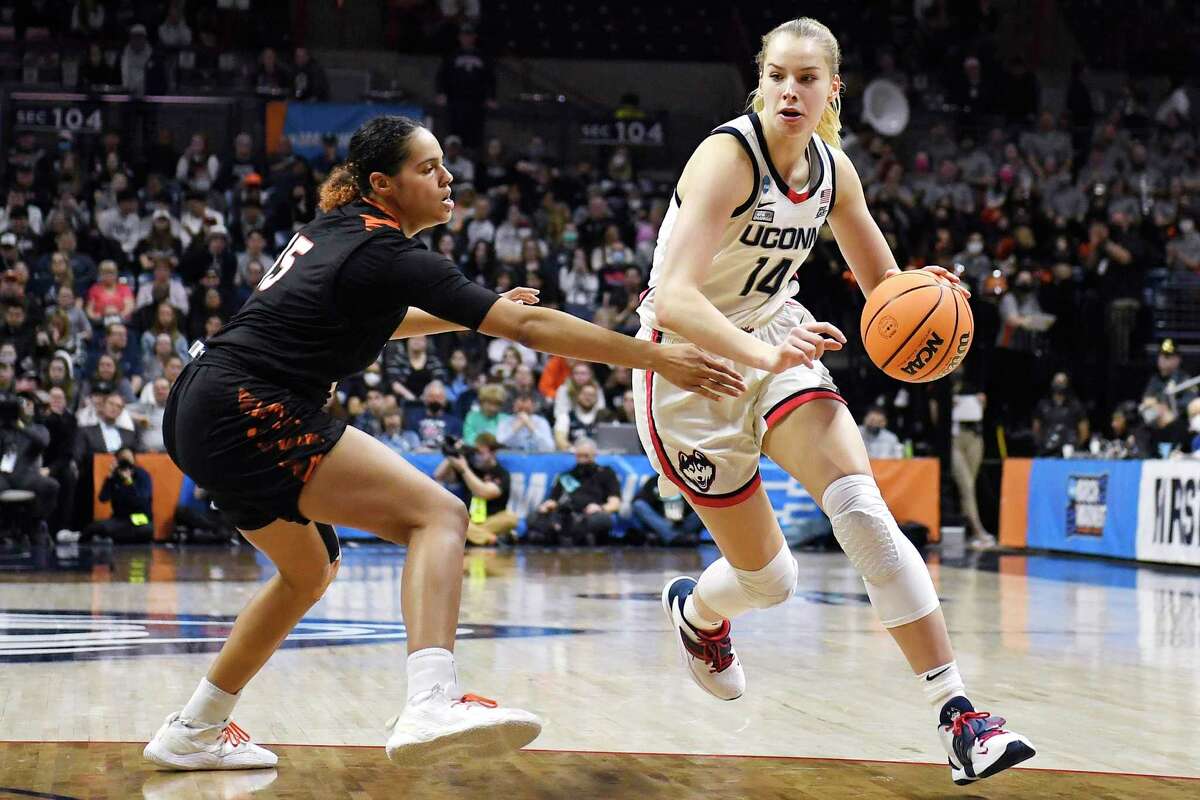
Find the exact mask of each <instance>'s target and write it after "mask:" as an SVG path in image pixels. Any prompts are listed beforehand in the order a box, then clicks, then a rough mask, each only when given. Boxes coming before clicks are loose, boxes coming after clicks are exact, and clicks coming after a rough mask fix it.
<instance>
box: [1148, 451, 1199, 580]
mask: <svg viewBox="0 0 1200 800" xmlns="http://www.w3.org/2000/svg"><path fill="white" fill-rule="evenodd" d="M1137 558H1138V560H1139V561H1165V562H1168V563H1171V564H1192V565H1196V566H1200V461H1193V460H1179V461H1145V462H1143V463H1142V482H1141V490H1140V491H1139V493H1138V523H1137Z"/></svg>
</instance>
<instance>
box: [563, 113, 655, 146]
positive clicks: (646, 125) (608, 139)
mask: <svg viewBox="0 0 1200 800" xmlns="http://www.w3.org/2000/svg"><path fill="white" fill-rule="evenodd" d="M665 139H666V137H665V136H664V135H663V124H662V122H661V121H660V120H653V119H630V120H625V119H612V120H604V121H602V122H584V123H582V124H581V125H580V126H579V141H580V143H581V144H626V145H632V146H636V147H662V146H663V144H664V143H665Z"/></svg>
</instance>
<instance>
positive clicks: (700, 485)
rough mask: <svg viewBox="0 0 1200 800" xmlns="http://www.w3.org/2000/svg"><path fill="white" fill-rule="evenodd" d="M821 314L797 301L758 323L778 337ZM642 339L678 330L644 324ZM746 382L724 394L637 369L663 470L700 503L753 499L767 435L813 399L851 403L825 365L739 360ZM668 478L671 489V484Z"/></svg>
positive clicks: (648, 444) (642, 412) (646, 441)
mask: <svg viewBox="0 0 1200 800" xmlns="http://www.w3.org/2000/svg"><path fill="white" fill-rule="evenodd" d="M811 321H813V316H812V314H810V313H809V312H808V309H806V308H804V306H802V305H800V304H799V303H797V302H795V301H789V302H788V303H787V305H785V306H784V307H783V308H782V309H781V310H780V311H779V313H778V314H776V315H775V316H774V317H773V318H772V319H770V320H768V321H767V322H766V323H764V324H763V325H761V326H759V327H757V328H755V329H754V330H752V331H751V334H752V335H753V336H756V337H758V338H759V339H761V340H763V341H764V342H767V343H768V344H772V345H776V344H779V343H780V342H781V341H783V339H784V337H785V336H787V333H788V331H790V330H791V329H792V328H794V327H796V326H797V325H800V324H802V323H805V322H811ZM638 338H639V339H649V340H650V341H654V342H663V343H666V344H675V343H678V342H681V341H684V340H683V339H681V338H680V337H678V336H674V335H672V334H668V333H664V332H662V331H658V330H653V329H650V328H646V327H643V328H642V329H641V331H639V332H638ZM727 363H729V364H731V365H733V366H734V368H735V369H737V370H738V371H739V372H740V373H741V374H742V378H743V380H744V381H745V382H746V392H745V394H743V395H742V396H741V397H739V398H736V399H735V398H731V397H725V396H722V398H721V400H720V401H719V402H714V401H712V400H709V399H708V398H706V397H702V396H701V395H698V394H695V393H693V392H688V391H684V390H683V389H680V388H678V387H676V386H674V385H672V384H670V383H668V382H667V381H666V380H665V379H664V378H663V377H662V376H660V375H656V374H655V373H653V372H646V371H644V370H634V373H633V388H634V393H633V396H634V406H635V408H636V411H637V429H638V435H639V436H641V439H642V447H643V448H645V450H646V455H647V456H649V458H650V463H651V465H653V467H654V469H655V470H656V471H657V472H658V474H659V475H660V476H662V477H663V478H665V479H666V481H669V482H670V483H671V484H674V485H675V486H676V487H678V489H679V491H681V492H683V493H684V494H685V495H686V496H687V498H688V500H690V501H691V503H692V505H697V506H710V507H726V506H732V505H736V504H738V503H740V502H742V501H743V500H746V499H747V498H748V497H750V495H752V494H753V493H754V491H755V490H756V489H757V488H758V485H759V482H760V478H759V470H758V463H759V456H760V455H761V453H762V440H763V436H764V435H765V434H766V432H767V431H768V430H770V428H771V427H772V426H773V425H776V424H778V423H779V422H780V421H782V420H783V419H784V417H786V416H787V415H788V414H789V413H791V412H792V411H794V410H795V409H797V408H799V407H800V406H802V405H804V404H805V403H808V402H811V401H813V400H821V399H826V400H833V401H835V402H840V403H845V402H846V401H845V400H843V399H842V396H841V394H839V393H838V390H837V386H835V385H834V383H833V378H832V377H831V376H830V374H829V370H827V369H826V368H825V365H824V364H822V363H820V362H819V361H818V362H817V364H816V366H814V367H806V366H796V367H792V368H791V369H789V370H787V371H786V372H782V373H779V374H772V373H770V372H766V371H764V370H760V369H752V368H750V367H746V366H744V365H734V364H733V363H732V362H727ZM666 481H662V480H660V482H659V483H660V486H662V488H663V489H668V488H669V487H668V486H666V485H665V483H666Z"/></svg>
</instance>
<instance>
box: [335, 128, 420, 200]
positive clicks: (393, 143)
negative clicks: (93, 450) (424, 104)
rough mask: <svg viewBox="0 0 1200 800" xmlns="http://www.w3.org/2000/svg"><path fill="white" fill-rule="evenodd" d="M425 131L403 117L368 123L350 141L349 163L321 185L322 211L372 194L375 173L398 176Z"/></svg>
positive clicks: (339, 167)
mask: <svg viewBox="0 0 1200 800" xmlns="http://www.w3.org/2000/svg"><path fill="white" fill-rule="evenodd" d="M423 127H425V126H423V125H422V124H421V123H419V122H417V121H416V120H415V119H410V118H409V117H401V116H384V117H375V119H372V120H368V121H367V122H364V123H363V124H362V125H361V126H360V127H359V129H358V130H356V131H355V132H354V135H353V136H351V137H350V151H349V152H348V153H347V154H346V162H345V163H344V164H339V165H337V166H336V167H334V168H333V170H332V171H331V172H330V173H329V177H328V178H326V179H325V183H323V184H321V199H320V207H321V210H322V211H331V210H332V209H335V208H338V207H340V206H344V205H346V204H347V203H353V202H354V201H355V200H358V199H359V198H361V197H364V196H366V195H368V194H370V193H371V181H370V177H371V173H372V172H382V173H383V174H384V175H395V174H396V173H397V172H398V171H399V170H400V167H401V166H402V165H403V164H404V162H405V161H407V160H408V155H409V149H410V147H409V146H410V144H411V142H412V137H413V135H414V134H415V133H416V132H417V130H418V129H420V128H423Z"/></svg>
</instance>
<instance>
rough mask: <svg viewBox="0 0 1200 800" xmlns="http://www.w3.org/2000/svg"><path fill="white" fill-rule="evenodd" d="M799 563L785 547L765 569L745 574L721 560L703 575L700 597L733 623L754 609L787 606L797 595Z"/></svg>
mask: <svg viewBox="0 0 1200 800" xmlns="http://www.w3.org/2000/svg"><path fill="white" fill-rule="evenodd" d="M797 576H798V570H797V569H796V559H795V557H794V556H793V555H792V551H791V550H789V549H788V548H787V545H784V546H783V547H781V548H780V549H779V552H778V553H776V554H775V557H774V558H772V559H771V560H770V561H769V562H767V565H766V566H765V567H763V568H762V569H757V570H745V569H738V568H736V567H734V566H733V565H731V564H730V563H729V562H728V561H726V560H725V559H724V558H720V559H717V560H716V561H714V562H713V563H712V564H710V565H709V566H708V568H707V569H706V570H704V572H703V573H702V574H701V575H700V581H699V582H698V583H697V585H696V594H697V596H698V597H699V598H700V600H701V601H702V602H703V603H704V604H705V605H706V606H708V607H709V608H711V609H712V610H713V611H716V612H717V613H718V614H720V615H721V616H722V617H724V618H726V619H733V618H734V617H736V616H738V615H739V614H744V613H745V612H747V611H749V610H750V609H752V608H770V607H771V606H776V605H779V604H780V603H786V602H787V601H788V600H789V599H790V598H791V596H792V595H793V594H795V592H796V578H797Z"/></svg>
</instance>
